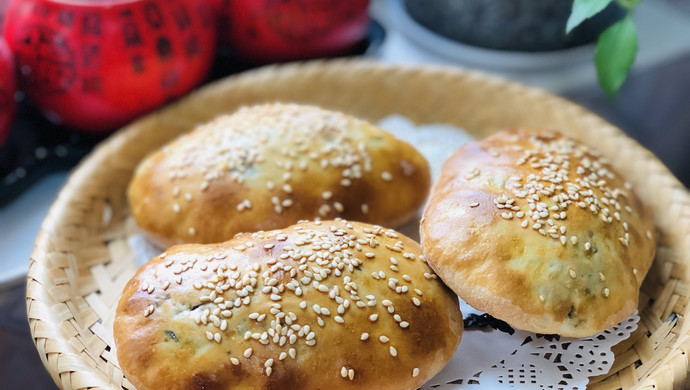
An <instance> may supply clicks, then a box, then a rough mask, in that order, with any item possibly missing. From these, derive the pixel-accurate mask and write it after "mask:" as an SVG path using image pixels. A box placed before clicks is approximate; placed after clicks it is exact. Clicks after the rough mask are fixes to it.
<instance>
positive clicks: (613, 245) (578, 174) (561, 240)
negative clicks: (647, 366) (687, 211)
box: [420, 130, 656, 337]
mask: <svg viewBox="0 0 690 390" xmlns="http://www.w3.org/2000/svg"><path fill="white" fill-rule="evenodd" d="M420 234H421V241H422V247H423V249H424V253H425V255H426V257H427V260H428V262H429V265H431V266H432V268H434V270H435V271H436V272H437V274H438V275H439V277H441V279H442V280H443V281H444V282H445V283H446V284H447V285H448V286H449V287H450V288H451V289H453V291H455V292H456V293H457V294H458V295H459V296H460V297H461V298H462V299H464V300H465V301H466V302H467V303H469V304H470V305H472V306H474V307H475V308H477V309H479V310H482V311H485V312H487V313H489V314H491V315H492V316H494V317H497V318H499V319H502V320H504V321H506V322H508V323H509V324H510V325H512V326H513V327H515V328H518V329H523V330H528V331H532V332H537V333H549V334H560V335H563V336H572V337H585V336H591V335H593V334H596V333H598V332H600V331H603V330H605V329H607V328H609V327H611V326H613V325H615V324H616V323H618V322H620V321H622V320H623V319H625V318H626V317H627V316H629V315H630V314H632V313H633V312H634V310H635V309H636V308H637V302H638V295H639V286H640V284H641V283H642V280H643V279H644V277H645V275H646V273H647V271H648V269H649V267H650V266H651V263H652V260H653V257H654V251H655V248H656V244H655V240H654V235H653V225H652V220H651V218H650V215H649V214H648V213H647V212H646V211H645V209H644V207H643V205H642V203H641V201H640V199H639V198H638V197H637V196H636V195H635V193H634V192H633V191H632V187H631V186H630V184H627V183H625V180H624V179H623V178H622V177H621V176H620V175H619V174H618V173H616V172H615V171H614V170H613V169H612V168H611V166H610V165H609V164H608V163H607V162H606V160H605V159H604V158H603V157H601V156H600V155H599V154H598V153H596V152H595V151H594V150H592V149H590V148H588V147H587V146H585V145H583V144H581V143H580V142H577V141H575V140H572V139H570V138H567V137H565V136H563V135H561V134H559V133H550V132H539V131H530V130H518V131H504V132H500V133H497V134H495V135H493V136H491V137H489V138H487V139H485V140H483V141H479V142H474V143H471V144H467V145H464V146H463V147H461V148H460V149H458V151H456V152H455V153H454V154H453V155H452V156H451V157H450V158H449V159H448V160H447V161H446V162H445V164H444V166H443V169H442V172H441V175H440V178H439V180H438V182H437V183H435V185H434V187H433V189H432V193H431V196H430V200H429V203H428V205H427V207H426V209H425V212H424V218H423V219H422V223H421V231H420Z"/></svg>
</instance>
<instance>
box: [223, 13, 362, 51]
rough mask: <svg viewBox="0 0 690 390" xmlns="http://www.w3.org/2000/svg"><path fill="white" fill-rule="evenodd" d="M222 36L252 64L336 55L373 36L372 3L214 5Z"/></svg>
mask: <svg viewBox="0 0 690 390" xmlns="http://www.w3.org/2000/svg"><path fill="white" fill-rule="evenodd" d="M212 3H214V6H215V8H216V9H217V10H218V12H219V14H220V15H221V17H223V18H227V23H223V24H222V27H221V31H220V35H221V39H223V41H225V42H228V43H229V44H230V46H231V47H232V49H233V50H234V52H235V54H237V55H238V56H239V57H240V58H242V59H244V60H246V61H248V62H252V63H266V62H276V61H290V60H299V59H306V58H314V57H326V56H334V55H339V54H343V53H345V52H347V50H348V49H351V48H352V47H353V46H354V45H356V44H357V43H358V42H360V41H361V40H362V39H364V37H365V36H366V33H367V27H368V23H369V14H368V9H367V8H368V5H369V0H212Z"/></svg>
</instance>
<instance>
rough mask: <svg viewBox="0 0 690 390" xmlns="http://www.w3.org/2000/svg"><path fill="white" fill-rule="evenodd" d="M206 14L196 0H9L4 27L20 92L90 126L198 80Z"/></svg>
mask: <svg viewBox="0 0 690 390" xmlns="http://www.w3.org/2000/svg"><path fill="white" fill-rule="evenodd" d="M214 20H215V19H214V17H213V14H212V12H211V8H210V6H209V5H208V4H206V3H205V2H198V1H196V0H138V1H122V0H119V1H118V0H100V1H90V2H69V1H63V0H16V1H14V2H13V3H12V4H11V5H10V8H9V9H8V10H7V15H6V20H5V27H4V35H5V39H6V40H7V43H8V44H9V46H10V48H11V49H12V51H13V53H14V54H15V56H16V59H17V66H18V69H19V75H20V80H19V81H20V86H21V88H22V90H23V91H24V92H25V93H26V96H27V98H28V99H29V100H30V101H31V102H32V103H33V104H34V105H35V106H36V107H38V109H39V110H40V111H41V112H42V113H43V114H44V115H45V116H46V117H47V118H48V119H49V120H50V121H52V122H54V123H56V124H59V125H65V126H68V127H70V128H73V129H76V130H79V131H83V132H87V133H88V132H97V133H98V132H109V131H112V130H115V129H117V128H119V127H120V126H122V125H124V124H126V123H127V122H129V121H131V120H132V119H134V118H136V117H138V116H140V115H142V114H145V113H147V112H149V111H151V110H153V109H155V108H157V107H160V106H161V105H163V104H164V103H166V102H168V101H170V100H171V99H175V98H177V97H180V96H182V95H184V94H185V93H187V92H189V91H190V90H191V89H192V88H194V87H196V86H197V85H199V84H200V83H201V82H202V81H203V80H205V78H206V76H207V73H208V71H209V69H210V67H211V64H212V61H213V59H214V58H215V52H216V40H215V36H216V29H215V24H214Z"/></svg>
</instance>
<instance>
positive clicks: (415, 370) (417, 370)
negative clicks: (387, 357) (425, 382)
mask: <svg viewBox="0 0 690 390" xmlns="http://www.w3.org/2000/svg"><path fill="white" fill-rule="evenodd" d="M418 376H419V368H417V367H415V368H413V369H412V377H413V378H416V377H418Z"/></svg>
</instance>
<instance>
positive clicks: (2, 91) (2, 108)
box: [0, 36, 17, 146]
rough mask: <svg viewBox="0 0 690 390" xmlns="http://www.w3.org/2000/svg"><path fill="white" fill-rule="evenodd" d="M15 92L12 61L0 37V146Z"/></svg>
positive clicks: (14, 108) (7, 129) (7, 125)
mask: <svg viewBox="0 0 690 390" xmlns="http://www.w3.org/2000/svg"><path fill="white" fill-rule="evenodd" d="M16 92H17V84H16V81H15V72H14V59H13V58H12V53H11V52H10V49H9V48H8V47H7V44H6V43H5V40H4V39H3V38H2V37H1V36H0V146H2V145H3V144H4V143H5V141H6V140H7V135H8V134H9V133H10V126H11V125H12V119H14V113H15V111H16V109H17V103H16V102H15V101H14V94H15V93H16Z"/></svg>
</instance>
